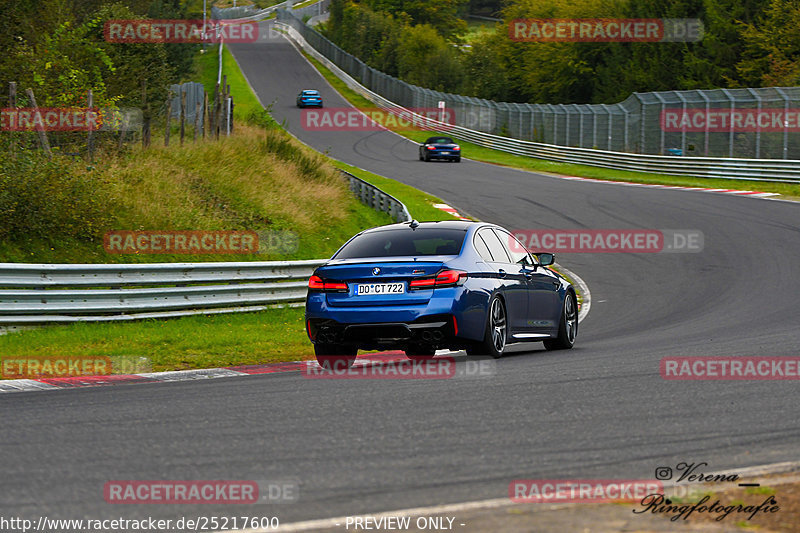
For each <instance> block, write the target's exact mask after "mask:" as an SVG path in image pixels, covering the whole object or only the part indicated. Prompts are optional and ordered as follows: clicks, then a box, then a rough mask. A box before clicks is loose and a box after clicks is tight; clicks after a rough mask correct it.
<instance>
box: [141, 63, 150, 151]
mask: <svg viewBox="0 0 800 533" xmlns="http://www.w3.org/2000/svg"><path fill="white" fill-rule="evenodd" d="M148 146H150V104H148V103H147V80H146V79H142V148H147V147H148Z"/></svg>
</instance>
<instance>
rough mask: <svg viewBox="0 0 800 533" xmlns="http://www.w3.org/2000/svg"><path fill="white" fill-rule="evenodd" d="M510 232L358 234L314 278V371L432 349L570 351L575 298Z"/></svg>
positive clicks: (466, 225) (423, 229)
mask: <svg viewBox="0 0 800 533" xmlns="http://www.w3.org/2000/svg"><path fill="white" fill-rule="evenodd" d="M553 261H554V256H553V254H550V253H538V254H531V253H529V252H528V251H527V250H525V248H524V247H523V246H522V245H521V244H520V243H519V241H517V240H516V239H515V238H514V237H513V236H512V234H511V233H510V232H508V231H507V230H505V229H503V228H501V227H500V226H496V225H493V224H486V223H482V222H469V221H466V222H463V221H443V222H417V221H412V222H410V223H408V222H407V223H403V224H392V225H389V226H382V227H378V228H372V229H369V230H365V231H362V232H361V233H359V234H358V235H356V236H355V237H353V238H351V239H350V240H349V241H348V242H347V243H345V244H344V245H343V246H342V247H341V248H340V249H339V250H338V251H337V252H336V254H334V256H333V257H332V258H331V259H330V260H329V261H328V262H327V263H325V264H324V265H322V266H320V267H319V268H317V269H316V270H315V271H314V274H313V275H312V276H311V278H310V279H309V282H308V296H307V297H306V313H305V319H306V329H307V333H308V336H309V338H310V339H311V342H312V343H314V351H315V353H316V356H317V360H318V361H319V363H320V364H323V365H329V364H331V363H335V364H337V365H341V364H342V363H344V364H345V365H351V364H352V362H353V361H354V360H355V357H356V354H357V351H358V350H359V349H366V350H370V349H379V350H383V349H400V350H404V351H405V352H406V355H407V356H408V357H409V358H411V359H415V358H428V357H432V356H433V355H434V353H435V350H437V349H452V350H457V349H466V350H467V353H469V354H474V355H491V356H493V357H500V356H502V355H503V352H504V351H505V348H506V346H507V345H509V344H512V343H516V342H533V341H544V345H545V347H546V348H547V349H549V350H555V349H563V348H572V345H573V343H574V342H575V338H576V335H577V331H578V305H577V299H576V295H575V290H574V288H573V287H572V285H571V284H570V283H569V282H568V281H567V280H566V279H565V278H564V277H563V276H561V275H560V274H558V273H557V272H554V271H552V270H550V269H549V268H547V266H548V265H551V264H552V263H553Z"/></svg>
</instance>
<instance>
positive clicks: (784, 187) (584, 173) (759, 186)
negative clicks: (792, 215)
mask: <svg viewBox="0 0 800 533" xmlns="http://www.w3.org/2000/svg"><path fill="white" fill-rule="evenodd" d="M302 53H303V55H304V56H305V57H306V58H307V59H308V60H309V61H310V62H311V63H312V64H313V65H314V67H316V69H317V70H318V71H319V72H320V74H322V76H323V77H324V78H325V79H326V80H327V81H328V83H330V84H331V86H333V88H334V89H336V91H337V92H338V93H339V94H341V95H342V96H343V97H344V98H345V99H346V100H347V101H348V102H350V103H351V104H352V105H353V106H355V107H358V108H362V109H365V108H374V107H375V104H373V103H372V102H370V101H369V100H367V99H366V98H364V97H363V96H361V95H360V94H358V93H357V92H355V91H354V90H352V89H351V88H350V87H348V86H347V85H346V84H345V83H344V82H343V81H342V80H340V79H339V78H338V77H336V75H334V74H333V72H331V71H330V69H328V68H327V67H325V65H323V64H322V63H320V62H319V61H317V60H316V59H315V58H313V57H312V56H311V55H309V54H308V53H307V52H305V51H304V50H303V51H302ZM390 129H393V128H390ZM393 131H394V132H395V133H397V134H398V135H402V136H404V137H406V138H408V139H411V140H413V141H415V142H422V141H424V140H425V139H426V138H427V137H430V135H431V133H430V132H428V131H421V130H420V131H407V130H402V131H401V130H397V129H393ZM457 141H458V144H459V145H460V146H461V148H462V153H463V154H464V157H468V158H469V159H474V160H476V161H482V162H484V163H492V164H495V165H501V166H507V167H513V168H519V169H523V170H530V171H534V172H543V173H549V174H557V175H565V176H580V177H584V178H595V179H602V180H609V181H630V182H635V183H651V184H658V185H676V186H680V187H708V188H713V189H737V190H755V191H762V192H775V193H779V194H781V195H784V196H788V197H792V198H798V199H800V185H798V184H791V183H770V182H762V181H746V180H728V179H716V178H696V177H692V176H670V175H668V174H655V173H648V172H631V171H625V170H613V169H607V168H602V167H593V166H589V165H576V164H571V163H558V162H555V161H547V160H544V159H536V158H533V157H523V156H518V155H514V154H509V153H507V152H502V151H500V150H493V149H491V148H485V147H483V146H478V145H477V144H473V143H470V142H468V141H464V140H461V139H457Z"/></svg>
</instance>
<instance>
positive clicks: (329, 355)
mask: <svg viewBox="0 0 800 533" xmlns="http://www.w3.org/2000/svg"><path fill="white" fill-rule="evenodd" d="M357 353H358V349H357V348H354V347H351V346H347V345H344V344H322V343H316V344H315V345H314V355H316V356H317V363H319V366H321V367H322V368H325V369H328V370H347V369H348V368H350V367H351V366H353V362H354V361H355V360H356V354H357Z"/></svg>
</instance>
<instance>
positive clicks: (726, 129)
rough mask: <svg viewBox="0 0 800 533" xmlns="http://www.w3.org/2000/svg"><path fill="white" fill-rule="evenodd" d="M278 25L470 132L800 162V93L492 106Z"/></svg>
mask: <svg viewBox="0 0 800 533" xmlns="http://www.w3.org/2000/svg"><path fill="white" fill-rule="evenodd" d="M278 20H279V21H280V22H283V23H285V24H289V25H291V26H292V27H293V28H294V29H295V30H297V32H298V33H300V35H302V36H303V38H304V39H305V40H306V41H307V42H308V43H309V44H310V45H311V46H313V47H314V48H315V49H316V50H317V51H318V52H320V53H321V54H322V55H323V56H325V57H327V58H328V59H329V60H331V61H332V62H333V63H334V64H335V65H336V66H338V67H339V68H341V69H342V70H343V71H345V72H346V73H347V74H349V75H350V76H351V77H353V78H354V79H356V80H357V81H358V82H359V83H361V85H363V86H365V87H366V88H368V89H369V90H371V91H373V92H375V93H377V94H379V95H381V96H383V97H384V98H386V99H388V100H391V101H392V102H394V103H396V104H398V105H401V106H403V107H406V108H436V107H438V105H439V102H444V103H445V104H444V105H445V106H446V107H447V108H448V109H451V110H452V111H453V115H454V124H455V125H458V126H462V127H465V128H469V129H473V130H477V131H481V132H485V133H491V134H494V135H502V136H506V137H510V138H515V139H521V140H525V141H534V142H539V143H545V144H553V145H558V146H570V147H576V148H595V149H599V150H608V151H615V152H629V153H639V154H651V155H673V156H694V157H724V158H748V159H800V87H768V88H760V89H752V88H745V89H713V90H695V91H663V92H651V93H633V94H632V95H631V96H629V97H628V98H627V99H625V100H624V101H623V102H619V103H616V104H557V105H556V104H520V103H509V102H494V101H491V100H484V99H480V98H474V97H470V96H463V95H458V94H452V93H444V92H440V91H434V90H431V89H425V88H423V87H418V86H416V85H411V84H409V83H406V82H404V81H402V80H399V79H397V78H394V77H392V76H389V75H387V74H384V73H383V72H380V71H378V70H376V69H374V68H372V67H370V66H368V65H366V64H365V63H364V62H363V61H361V60H360V59H358V58H357V57H355V56H353V55H351V54H349V53H347V52H345V51H344V50H342V49H341V48H339V47H338V46H336V45H335V44H333V43H332V42H331V41H329V40H328V39H327V38H325V37H324V36H323V35H321V34H320V33H318V32H317V31H315V30H314V29H312V28H311V27H309V26H308V25H306V24H304V23H303V22H302V20H300V18H298V17H297V16H296V14H293V13H291V12H290V11H287V10H279V11H278Z"/></svg>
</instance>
